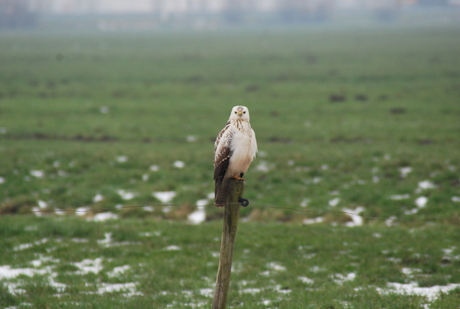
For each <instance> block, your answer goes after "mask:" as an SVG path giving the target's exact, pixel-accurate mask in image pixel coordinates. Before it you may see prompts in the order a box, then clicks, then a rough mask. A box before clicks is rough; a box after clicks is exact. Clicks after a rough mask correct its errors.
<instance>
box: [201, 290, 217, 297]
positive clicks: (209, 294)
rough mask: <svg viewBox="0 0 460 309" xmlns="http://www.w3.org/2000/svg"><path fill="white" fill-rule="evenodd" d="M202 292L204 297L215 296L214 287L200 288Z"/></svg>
mask: <svg viewBox="0 0 460 309" xmlns="http://www.w3.org/2000/svg"><path fill="white" fill-rule="evenodd" d="M200 294H201V295H203V296H204V297H213V296H214V289H200Z"/></svg>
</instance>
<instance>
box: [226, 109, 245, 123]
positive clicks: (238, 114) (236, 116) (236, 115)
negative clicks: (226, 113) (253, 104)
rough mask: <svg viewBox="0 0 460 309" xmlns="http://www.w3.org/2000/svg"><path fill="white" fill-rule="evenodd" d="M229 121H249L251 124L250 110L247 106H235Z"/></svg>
mask: <svg viewBox="0 0 460 309" xmlns="http://www.w3.org/2000/svg"><path fill="white" fill-rule="evenodd" d="M229 120H238V121H247V122H249V110H248V108H247V107H246V106H241V105H239V106H235V107H234V108H232V112H231V113H230V119H229Z"/></svg>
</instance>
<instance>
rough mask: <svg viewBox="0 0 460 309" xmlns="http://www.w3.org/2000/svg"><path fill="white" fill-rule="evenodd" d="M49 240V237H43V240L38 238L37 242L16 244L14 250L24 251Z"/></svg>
mask: <svg viewBox="0 0 460 309" xmlns="http://www.w3.org/2000/svg"><path fill="white" fill-rule="evenodd" d="M48 241H49V239H48V238H43V239H42V240H37V241H36V242H33V243H30V244H22V245H19V246H16V247H14V248H13V251H22V250H25V249H29V248H32V247H33V246H39V245H42V244H44V243H47V242H48Z"/></svg>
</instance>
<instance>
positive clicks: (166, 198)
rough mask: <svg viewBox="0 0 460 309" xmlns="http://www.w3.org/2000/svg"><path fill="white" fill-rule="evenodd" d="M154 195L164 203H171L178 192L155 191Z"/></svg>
mask: <svg viewBox="0 0 460 309" xmlns="http://www.w3.org/2000/svg"><path fill="white" fill-rule="evenodd" d="M152 195H153V196H154V197H155V198H156V199H158V200H159V201H160V202H162V203H169V202H170V201H172V199H173V198H174V197H176V195H177V193H176V192H174V191H163V192H153V193H152Z"/></svg>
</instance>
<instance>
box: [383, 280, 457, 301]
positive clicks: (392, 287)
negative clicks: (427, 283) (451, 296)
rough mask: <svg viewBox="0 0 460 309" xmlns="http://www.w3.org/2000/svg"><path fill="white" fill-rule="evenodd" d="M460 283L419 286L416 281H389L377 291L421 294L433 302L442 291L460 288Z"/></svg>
mask: <svg viewBox="0 0 460 309" xmlns="http://www.w3.org/2000/svg"><path fill="white" fill-rule="evenodd" d="M459 287H460V284H457V283H452V284H448V285H444V286H440V285H435V286H432V287H419V286H418V284H417V283H416V282H411V283H407V284H404V283H397V282H389V283H387V288H385V289H381V288H377V291H378V292H379V293H380V294H392V293H395V294H403V295H419V296H425V297H427V298H428V300H429V301H430V302H431V301H433V300H435V299H436V298H437V297H438V296H439V294H440V293H447V292H449V291H450V290H453V289H456V288H459Z"/></svg>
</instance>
